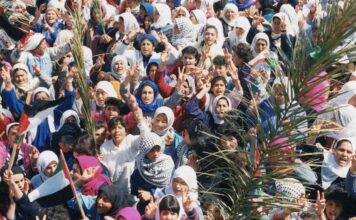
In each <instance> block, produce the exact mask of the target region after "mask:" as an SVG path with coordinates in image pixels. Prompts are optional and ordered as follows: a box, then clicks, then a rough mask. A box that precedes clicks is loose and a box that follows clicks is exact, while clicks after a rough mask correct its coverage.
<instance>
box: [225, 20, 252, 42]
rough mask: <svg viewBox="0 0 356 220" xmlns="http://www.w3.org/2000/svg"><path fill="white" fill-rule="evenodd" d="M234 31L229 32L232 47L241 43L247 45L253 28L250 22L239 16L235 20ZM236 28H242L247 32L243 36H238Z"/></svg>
mask: <svg viewBox="0 0 356 220" xmlns="http://www.w3.org/2000/svg"><path fill="white" fill-rule="evenodd" d="M233 26H234V29H233V30H232V31H230V32H229V34H228V38H229V42H230V45H238V44H239V43H247V41H246V38H247V34H248V32H249V30H250V28H251V24H250V21H249V20H248V19H247V18H246V17H243V16H239V17H237V18H236V19H235V22H234V25H233ZM236 28H242V29H243V30H244V31H245V32H244V33H243V34H242V35H241V36H237V35H236Z"/></svg>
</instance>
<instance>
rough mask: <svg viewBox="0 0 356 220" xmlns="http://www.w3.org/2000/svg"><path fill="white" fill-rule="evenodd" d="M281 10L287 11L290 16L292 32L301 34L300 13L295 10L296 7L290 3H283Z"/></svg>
mask: <svg viewBox="0 0 356 220" xmlns="http://www.w3.org/2000/svg"><path fill="white" fill-rule="evenodd" d="M280 12H283V13H285V14H286V15H287V16H288V19H289V22H290V26H291V30H292V32H291V33H290V34H292V35H293V36H295V37H296V36H298V34H299V24H298V23H299V21H298V14H297V12H295V9H294V8H293V7H292V6H291V5H290V4H283V5H282V6H281V9H280Z"/></svg>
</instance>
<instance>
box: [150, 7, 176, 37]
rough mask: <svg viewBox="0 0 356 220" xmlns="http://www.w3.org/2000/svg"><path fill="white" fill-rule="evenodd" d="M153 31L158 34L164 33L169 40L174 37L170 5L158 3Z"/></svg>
mask: <svg viewBox="0 0 356 220" xmlns="http://www.w3.org/2000/svg"><path fill="white" fill-rule="evenodd" d="M153 20H154V22H153V24H152V29H153V30H154V31H156V32H161V31H162V32H163V34H164V35H166V37H167V38H168V40H170V39H171V37H172V30H173V22H172V14H171V9H170V8H169V6H168V5H166V4H162V3H157V4H155V5H154V13H153Z"/></svg>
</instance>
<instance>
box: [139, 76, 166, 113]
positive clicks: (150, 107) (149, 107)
mask: <svg viewBox="0 0 356 220" xmlns="http://www.w3.org/2000/svg"><path fill="white" fill-rule="evenodd" d="M146 85H148V86H150V87H151V88H152V89H153V92H154V96H153V101H152V102H151V103H150V104H145V103H144V102H143V101H142V99H141V94H142V90H143V87H144V86H146ZM157 97H158V87H157V85H156V84H155V83H154V82H152V81H151V80H146V81H143V82H142V83H141V84H140V86H139V87H138V88H137V90H136V93H135V98H136V101H137V104H138V106H139V107H140V108H141V109H142V111H143V112H148V113H152V112H155V111H156V109H157V108H158V107H161V106H162V105H163V99H158V98H157Z"/></svg>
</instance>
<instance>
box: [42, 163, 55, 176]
mask: <svg viewBox="0 0 356 220" xmlns="http://www.w3.org/2000/svg"><path fill="white" fill-rule="evenodd" d="M57 165H58V163H57V162H56V161H52V162H51V163H49V164H48V166H47V167H46V169H44V170H43V173H44V175H46V176H48V177H51V176H53V174H54V172H55V171H56V169H57Z"/></svg>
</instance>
